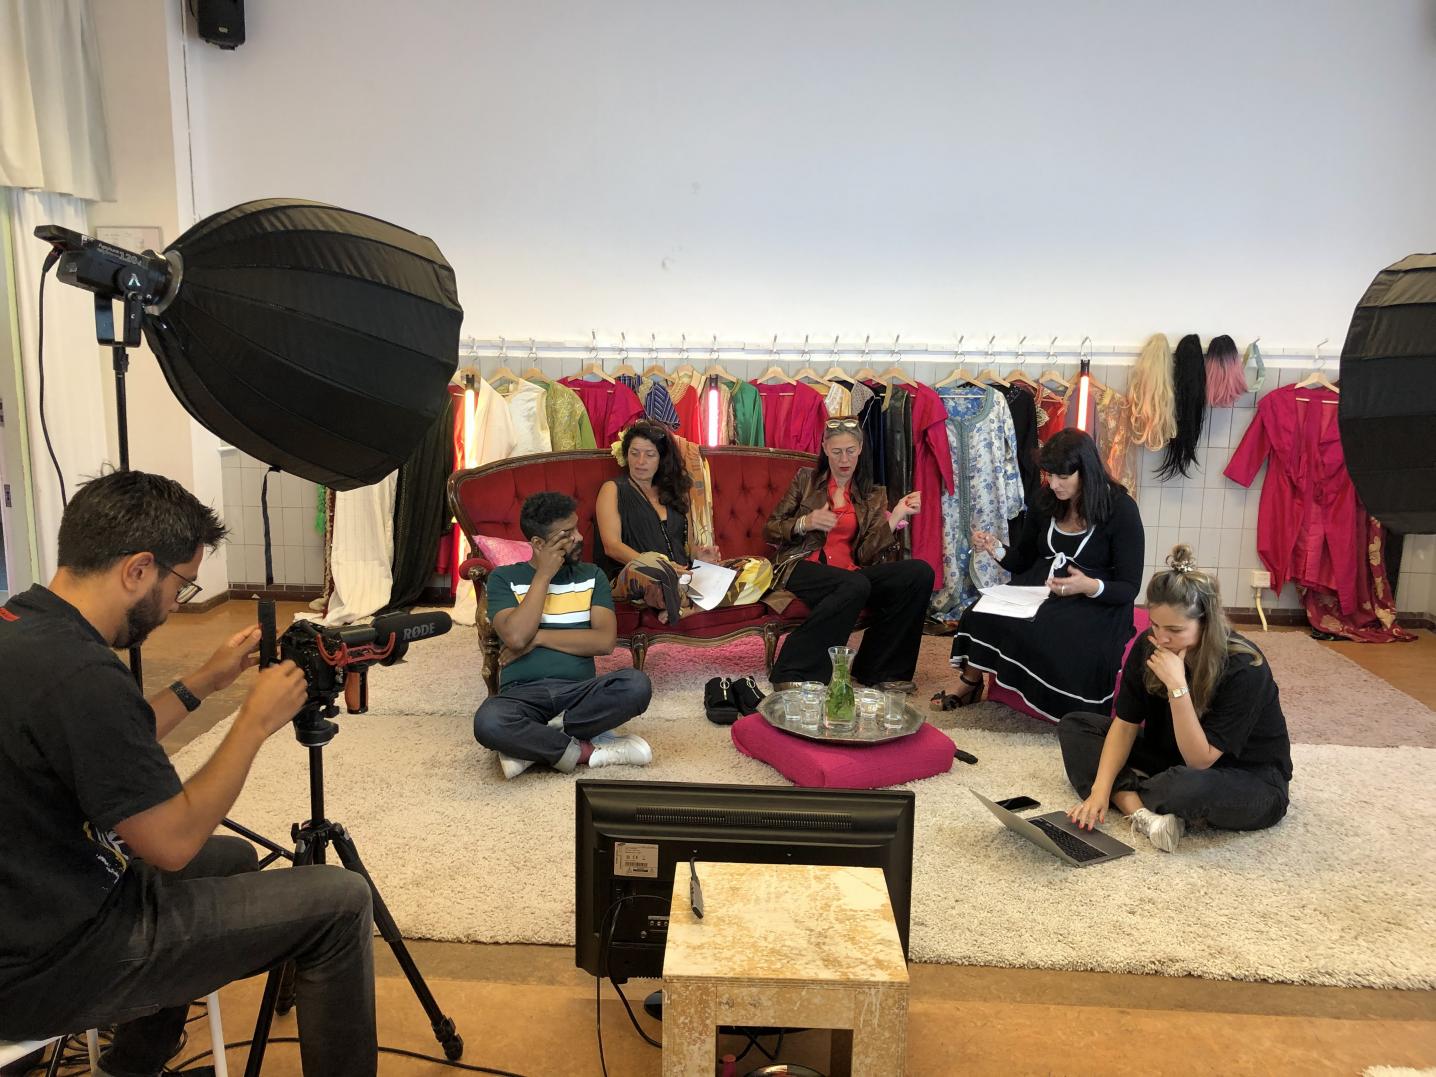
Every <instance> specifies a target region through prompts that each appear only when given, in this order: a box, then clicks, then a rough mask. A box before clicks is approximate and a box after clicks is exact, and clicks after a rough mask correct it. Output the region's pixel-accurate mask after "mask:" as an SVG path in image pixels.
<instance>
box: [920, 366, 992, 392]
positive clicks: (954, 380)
mask: <svg viewBox="0 0 1436 1077" xmlns="http://www.w3.org/2000/svg"><path fill="white" fill-rule="evenodd" d="M963 382H966V383H967V384H968V385H977V386H981V387H982V388H986V386H984V385H982V383H981V382H979V381H978V380H977V379H976V378H975V377H973V374H972V371H970V370H968V369H967V367H965V366H960V367H957V368H956V369H954V370H953V372H952V373H951V374H949V375H948V376H947V377H945V378H943V379H942V380H941V381H939V382H938V383H937V384H935V385H934V386H933V388H934V389H941V388H943V387H945V386H948V385H958V384H961V383H963Z"/></svg>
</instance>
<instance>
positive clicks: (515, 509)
mask: <svg viewBox="0 0 1436 1077" xmlns="http://www.w3.org/2000/svg"><path fill="white" fill-rule="evenodd" d="M703 454H704V456H705V457H706V458H707V460H708V470H709V474H710V475H711V476H712V478H713V496H712V501H713V530H714V533H715V536H716V538H717V541H718V547H719V549H721V550H722V552H723V556H724V557H740V556H744V555H748V556H754V557H772V555H773V553H774V551H773V548H772V547H771V546H769V545H768V543H767V542H766V541H765V540H764V539H763V525H764V524H765V523H766V522H767V520H768V514H769V513H770V512H772V510H773V507H774V506H775V505H777V503H778V501H779V500H780V499H781V498H782V496H783V494H784V493H785V492H787V489H788V486H789V484H790V483H791V482H792V481H793V476H794V474H796V473H797V471H798V469H799V468H803V467H810V466H812V464H813V463H814V457H812V456H810V455H809V454H807V453H801V452H790V451H788V450H785V449H757V448H750V447H748V446H722V447H716V448H711V449H704V450H703ZM618 473H619V466H618V461H616V460H615V459H614V458H613V456H612V454H610V453H607V452H598V451H593V450H579V451H575V452H553V453H538V454H535V455H532V456H517V457H513V458H511V459H508V460H499V461H496V462H494V463H492V464H485V465H484V466H483V467H476V468H469V469H467V470H464V471H457V472H455V473H454V474H453V475H451V476H450V477H449V504H450V506H452V508H453V510H454V518H455V519H456V520H458V522H459V526H460V527H462V528H463V530H464V533H465V534H467V535H468V536H469V537H470V539H471V540H472V538H473V537H475V536H477V535H489V536H492V537H495V538H506V539H519V540H522V539H523V533H522V532H521V531H520V530H519V507H520V506H521V505H522V504H523V501H524V498H526V497H527V496H528V495H529V494H533V493H538V492H539V491H540V490H556V491H558V492H560V493H565V494H568V495H570V496H571V497H574V498H576V499H577V500H578V505H579V508H578V513H579V516H578V518H579V526H580V528H581V529H582V530H583V557H584V560H585V561H595V560H596V557H595V550H596V548H597V544H598V524H597V522H596V521H595V520H594V510H593V506H594V501H595V499H596V498H597V496H598V488H599V487H600V486H601V485H603V483H604V482H605V481H607V480H608V479H611V478H613V477H614V476H615V475H617V474H618ZM492 569H493V566H492V565H491V564H489V563H488V561H486V560H484V558H482V557H479V556H471V557H470V558H469V559H468V560H467V561H465V562H464V563H463V565H462V566H461V567H460V574H461V575H463V576H464V577H466V578H468V579H471V580H473V581H474V587H475V588H476V589H477V590H479V592H480V596H481V598H482V589H483V586H484V580H485V579H486V577H487V576H488V574H489V572H490V571H492ZM483 611H484V603H483V602H482V601H480V603H479V618H478V632H479V646H480V649H481V650H482V652H483V661H484V681H485V683H487V685H488V687H489V691H490V692H496V691H497V690H498V675H499V664H498V662H499V639H498V636H497V635H495V633H494V631H493V629H492V627H491V626H490V625H489V622H488V619H487V618H486V617H485V616H484V614H483ZM807 614H808V610H807V607H806V606H804V605H803V603H802V602H800V601H798V600H797V599H793V601H792V602H791V604H789V605H788V606H787V607H786V608H785V609H784V610H783V612H782V613H781V614H779V613H776V612H774V611H773V609H771V608H770V607H769V606H768V605H767V604H765V603H762V602H759V603H755V604H752V605H747V606H730V607H728V608H726V609H716V610H709V611H706V612H705V611H698V612H695V613H692V614H690V615H689V616H687V617H684V618H683V619H682V620H681V621H679V622H678V624H676V625H666V624H662V623H661V622H660V621H659V620H658V617H657V616H656V613H655V611H653V610H649V609H640V608H637V607H634V606H631V605H628V604H625V603H619V604H618V605H617V615H618V642H619V643H620V644H622V645H624V646H626V647H628V649H629V651H631V652H632V654H633V665H634V667H635V668H636V669H642V668H643V661H644V657H645V655H646V654H647V653H648V648H649V647H651V646H652V645H653V644H655V643H683V644H687V645H689V646H698V647H702V646H715V645H717V644H720V643H726V642H727V641H729V640H732V639H736V638H738V637H739V636H744V635H761V636H762V637H763V643H764V649H765V652H766V655H765V657H766V668H767V669H768V670H769V671H771V670H772V668H773V658H774V655H775V653H776V651H777V646H778V638H779V637H780V636H781V635H782V634H783V633H784V632H786V631H788V630H789V629H791V628H793V627H795V626H796V625H798V624H800V623H801V622H802V621H803V619H804V618H805V617H806V616H807Z"/></svg>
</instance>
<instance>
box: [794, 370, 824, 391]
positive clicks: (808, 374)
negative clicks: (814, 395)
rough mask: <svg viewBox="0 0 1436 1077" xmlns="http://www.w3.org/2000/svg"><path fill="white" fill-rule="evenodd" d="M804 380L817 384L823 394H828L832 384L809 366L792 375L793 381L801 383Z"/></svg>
mask: <svg viewBox="0 0 1436 1077" xmlns="http://www.w3.org/2000/svg"><path fill="white" fill-rule="evenodd" d="M804 378H806V379H808V381H810V382H814V381H815V382H817V383H818V384H819V385H821V386H822V387H823V392H824V393H826V392H828V391H829V390H830V389H832V387H833V383H832V382H830V381H828V379H827V378H825V377H823V376H822V375H821V374H819V373H818V372H817V371H816V370H814V369H813V368H812V367H810V366H805V367H803V369H802V370H800V371H798V372H797V373H796V374H794V375H793V380H794V381H802V380H803V379H804Z"/></svg>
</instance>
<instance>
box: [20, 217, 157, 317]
mask: <svg viewBox="0 0 1436 1077" xmlns="http://www.w3.org/2000/svg"><path fill="white" fill-rule="evenodd" d="M35 236H36V238H38V239H43V240H44V241H45V242H46V243H48V244H50V246H52V247H53V248H54V249H55V253H56V254H57V255H58V256H59V268H58V269H57V270H56V271H55V276H56V277H57V278H58V279H59V280H61V281H64V282H65V283H66V284H72V285H74V286H75V287H76V288H84V289H85V290H86V291H89V292H94V293H95V294H96V295H98V296H106V297H108V298H110V299H123V298H124V297H125V296H127V295H133V296H135V297H137V298H138V299H139V300H140V301H141V302H142V303H144V304H145V305H146V306H152V305H154V304H156V303H157V302H158V301H159V299H160V297H161V296H163V295H164V294H165V291H166V289H167V287H168V285H169V282H170V277H171V274H170V264H169V262H167V261H166V260H165V259H164V258H162V257H161V256H160V255H158V254H156V253H155V252H154V251H145V252H144V253H143V254H136V253H134V251H127V250H125V249H124V248H123V247H113V246H111V245H110V244H108V243H101V242H100V241H99V240H98V239H93V238H91V237H90V236H84V235H81V234H80V233H79V232H72V231H70V229H68V228H61V227H60V226H59V225H54V224H42V225H40V227H38V228H36V229H35Z"/></svg>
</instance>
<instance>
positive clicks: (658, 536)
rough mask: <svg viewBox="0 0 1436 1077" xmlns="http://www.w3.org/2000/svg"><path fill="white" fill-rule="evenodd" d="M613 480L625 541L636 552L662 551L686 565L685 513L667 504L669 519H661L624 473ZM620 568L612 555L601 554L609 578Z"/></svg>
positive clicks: (686, 516) (622, 536) (686, 537)
mask: <svg viewBox="0 0 1436 1077" xmlns="http://www.w3.org/2000/svg"><path fill="white" fill-rule="evenodd" d="M613 481H614V484H615V485H616V486H617V487H618V520H619V523H620V524H621V525H622V531H621V533H620V537H621V538H622V539H623V543H624V545H625V546H631V547H633V549H635V550H637V551H638V552H639V553H661V554H663V555H664V556H665V557H667V558H669V559H670V560H673V561H676V562H678V563H679V564H681V565H686V564H687V563H688V514H687V513H684V512H679V511H678V510H676V509H674V508H671V507H670V508H669V509H668V519H667V520H660V519H659V518H658V512H657V510H656V509H654V507H653V503H652V502H651V501H649V500H648V498H646V497H644V496H643V494H642V492H641V491H640V490H639V489H638V488H637V487H635V486H634V485H633V483H632V482H631V481H629V478H628V476H627V475H619V476H618V477H617V478H615V479H614V480H613ZM600 548H602V544H601V543H600ZM622 568H623V566H622V565H620V564H619V563H618V562H617V561H615V560H613V558H611V557H609V556H608V555H607V554H604V555H603V570H604V572H606V573H607V574H608V576H609V578H610V579H612V578H613V577H614V576H616V575H618V573H619V572H620V571H621V570H622Z"/></svg>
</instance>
